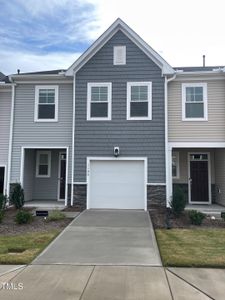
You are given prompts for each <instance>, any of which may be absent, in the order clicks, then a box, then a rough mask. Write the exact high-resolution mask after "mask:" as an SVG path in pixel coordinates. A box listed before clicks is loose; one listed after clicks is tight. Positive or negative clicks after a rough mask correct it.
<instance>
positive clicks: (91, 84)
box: [87, 82, 112, 121]
mask: <svg viewBox="0 0 225 300" xmlns="http://www.w3.org/2000/svg"><path fill="white" fill-rule="evenodd" d="M92 87H107V88H108V116H107V117H102V118H101V117H91V88H92ZM99 103H101V102H99ZM111 119H112V83H111V82H88V84H87V120H88V121H110V120H111Z"/></svg>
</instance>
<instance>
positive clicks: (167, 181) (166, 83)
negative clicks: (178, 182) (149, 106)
mask: <svg viewBox="0 0 225 300" xmlns="http://www.w3.org/2000/svg"><path fill="white" fill-rule="evenodd" d="M175 78H176V73H175V74H174V75H173V76H172V77H171V78H168V79H167V76H165V88H164V89H165V166H166V207H169V201H170V195H171V192H172V191H171V187H170V177H171V176H172V175H171V174H170V173H171V172H170V168H169V167H168V160H169V161H170V159H169V156H168V150H169V149H168V83H169V82H170V81H172V80H174V79H175Z"/></svg>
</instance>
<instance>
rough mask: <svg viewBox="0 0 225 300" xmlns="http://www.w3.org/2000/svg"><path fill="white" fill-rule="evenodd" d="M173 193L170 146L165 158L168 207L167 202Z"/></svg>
mask: <svg viewBox="0 0 225 300" xmlns="http://www.w3.org/2000/svg"><path fill="white" fill-rule="evenodd" d="M172 195H173V177H172V148H168V150H167V160H166V206H167V207H169V206H170V205H169V203H170V201H171V199H172Z"/></svg>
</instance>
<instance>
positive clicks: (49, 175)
mask: <svg viewBox="0 0 225 300" xmlns="http://www.w3.org/2000/svg"><path fill="white" fill-rule="evenodd" d="M41 154H47V155H48V174H47V175H39V163H40V155H41ZM36 177H38V178H49V177H51V151H42V150H40V151H37V156H36Z"/></svg>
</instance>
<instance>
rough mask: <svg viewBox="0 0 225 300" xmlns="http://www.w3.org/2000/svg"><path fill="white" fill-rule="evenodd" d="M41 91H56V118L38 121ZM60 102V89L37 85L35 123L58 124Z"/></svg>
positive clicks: (54, 86)
mask: <svg viewBox="0 0 225 300" xmlns="http://www.w3.org/2000/svg"><path fill="white" fill-rule="evenodd" d="M41 89H54V90H55V118H54V119H38V105H39V91H40V90H41ZM58 102H59V87H58V86H57V85H36V86H35V108H34V122H58Z"/></svg>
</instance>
